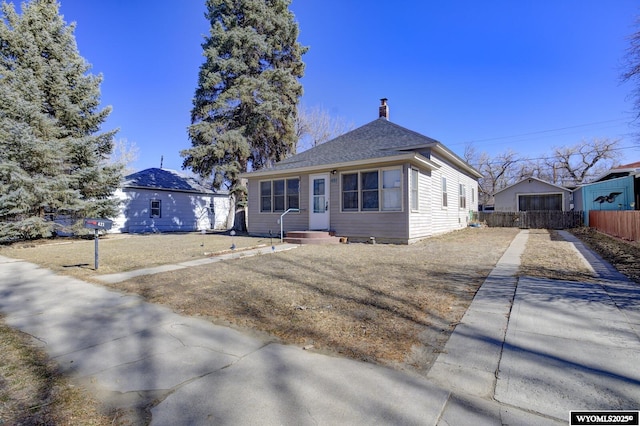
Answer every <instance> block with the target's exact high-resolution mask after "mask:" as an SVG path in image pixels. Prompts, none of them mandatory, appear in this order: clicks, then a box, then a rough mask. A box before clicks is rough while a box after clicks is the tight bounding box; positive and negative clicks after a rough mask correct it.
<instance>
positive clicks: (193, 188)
mask: <svg viewBox="0 0 640 426" xmlns="http://www.w3.org/2000/svg"><path fill="white" fill-rule="evenodd" d="M122 187H123V188H145V189H160V190H172V191H181V192H198V193H203V194H212V193H213V192H214V191H212V190H210V189H208V188H206V187H204V186H203V185H201V184H200V183H198V181H197V180H196V179H195V178H194V177H192V176H189V175H186V174H184V173H180V172H178V171H175V170H168V169H157V168H150V169H145V170H141V171H139V172H136V173H133V174H130V175H128V176H126V177H125V180H124V182H123V184H122Z"/></svg>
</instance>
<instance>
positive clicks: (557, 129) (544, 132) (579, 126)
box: [449, 118, 628, 145]
mask: <svg viewBox="0 0 640 426" xmlns="http://www.w3.org/2000/svg"><path fill="white" fill-rule="evenodd" d="M620 122H628V120H627V119H624V118H617V119H612V120H603V121H593V122H590V123H584V124H577V125H574V126H565V127H558V128H555V129H546V130H537V131H534V132H527V133H519V134H516V135H510V136H496V137H490V138H483V139H472V140H469V141H466V142H457V143H453V144H449V145H466V144H473V143H478V142H491V141H500V140H505V139H515V138H522V137H525V136H536V135H542V134H546V133H552V132H559V131H563V130H574V129H578V128H582V127H589V126H595V125H601V124H608V123H620ZM610 127H615V126H607V127H606V128H610ZM564 135H566V134H560V135H555V136H564ZM530 139H531V138H529V139H524V140H519V141H526V140H530Z"/></svg>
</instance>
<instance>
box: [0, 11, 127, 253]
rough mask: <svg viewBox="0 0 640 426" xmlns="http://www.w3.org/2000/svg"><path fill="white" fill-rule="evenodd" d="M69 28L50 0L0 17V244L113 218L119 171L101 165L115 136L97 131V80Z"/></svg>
mask: <svg viewBox="0 0 640 426" xmlns="http://www.w3.org/2000/svg"><path fill="white" fill-rule="evenodd" d="M74 29H75V26H74V25H67V24H66V23H65V21H64V20H63V17H62V16H61V15H60V14H59V4H58V3H57V2H56V1H55V0H32V1H30V2H28V3H23V4H22V13H21V14H18V13H17V12H16V10H15V7H14V5H13V4H11V3H6V2H3V3H2V15H1V19H0V241H3V240H4V241H7V240H14V239H24V238H38V237H46V236H50V235H51V233H52V230H53V227H54V224H53V223H52V222H51V220H50V219H52V218H56V217H59V216H64V217H67V218H72V219H79V218H81V217H85V216H97V217H112V216H114V215H115V214H116V213H117V202H116V201H115V200H113V199H112V198H110V196H111V194H113V192H114V190H115V189H116V188H117V186H118V185H119V183H120V179H121V166H113V165H107V162H106V161H105V160H106V159H107V158H108V156H109V154H110V153H111V151H112V148H113V136H114V134H115V133H116V131H111V132H104V133H100V125H101V124H102V123H103V122H104V121H105V120H106V118H107V116H108V115H109V113H110V111H111V110H110V108H104V109H101V110H100V109H99V104H100V83H101V81H102V77H101V76H94V75H91V74H89V73H88V71H89V68H90V67H89V65H88V64H87V63H86V62H85V60H84V59H83V58H82V57H81V56H80V54H79V52H78V49H77V46H76V42H75V37H74V35H73V32H74Z"/></svg>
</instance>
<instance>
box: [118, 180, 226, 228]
mask: <svg viewBox="0 0 640 426" xmlns="http://www.w3.org/2000/svg"><path fill="white" fill-rule="evenodd" d="M115 196H116V197H118V198H119V199H120V200H122V202H121V205H120V215H119V216H118V217H117V218H115V219H114V223H113V227H112V230H111V232H130V233H146V232H175V231H179V232H191V231H202V230H207V229H226V224H227V215H228V214H229V210H230V200H229V195H228V194H227V193H216V192H214V191H211V190H209V189H207V188H205V187H204V186H202V185H200V184H199V183H198V182H197V181H196V180H195V179H194V178H193V177H190V176H188V175H185V174H183V173H180V172H177V171H175V170H167V169H156V168H151V169H146V170H142V171H140V172H137V173H133V174H131V175H128V176H126V177H125V181H124V183H123V184H122V185H121V188H120V189H119V190H118V191H116V194H115Z"/></svg>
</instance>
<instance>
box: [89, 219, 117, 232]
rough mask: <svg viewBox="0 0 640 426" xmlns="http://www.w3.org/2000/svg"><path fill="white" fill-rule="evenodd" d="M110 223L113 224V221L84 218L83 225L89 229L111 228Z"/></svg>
mask: <svg viewBox="0 0 640 426" xmlns="http://www.w3.org/2000/svg"><path fill="white" fill-rule="evenodd" d="M111 225H113V221H111V220H108V219H85V220H84V227H85V228H89V229H104V230H105V231H106V230H109V229H111Z"/></svg>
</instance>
